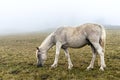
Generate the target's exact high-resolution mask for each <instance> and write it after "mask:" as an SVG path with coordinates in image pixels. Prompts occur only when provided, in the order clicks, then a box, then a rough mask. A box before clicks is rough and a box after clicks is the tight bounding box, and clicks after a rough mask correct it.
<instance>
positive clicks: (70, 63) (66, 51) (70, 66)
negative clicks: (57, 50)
mask: <svg viewBox="0 0 120 80" xmlns="http://www.w3.org/2000/svg"><path fill="white" fill-rule="evenodd" d="M64 53H65V56H66V57H67V59H68V69H72V67H73V64H72V62H71V59H70V54H69V51H68V49H64Z"/></svg>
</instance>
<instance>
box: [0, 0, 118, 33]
mask: <svg viewBox="0 0 120 80" xmlns="http://www.w3.org/2000/svg"><path fill="white" fill-rule="evenodd" d="M119 8H120V1H119V0H0V35H3V34H13V33H26V32H37V31H43V30H45V29H50V28H56V27H59V26H61V25H71V26H74V25H80V24H83V23H99V24H102V25H118V26H119V25H120V9H119Z"/></svg>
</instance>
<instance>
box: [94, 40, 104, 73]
mask: <svg viewBox="0 0 120 80" xmlns="http://www.w3.org/2000/svg"><path fill="white" fill-rule="evenodd" d="M92 45H93V46H94V48H95V49H96V51H97V53H98V54H99V55H100V65H101V66H100V70H102V71H104V67H106V65H105V61H104V52H103V49H102V47H101V45H100V44H99V43H97V42H93V43H92Z"/></svg>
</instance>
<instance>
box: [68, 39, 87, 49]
mask: <svg viewBox="0 0 120 80" xmlns="http://www.w3.org/2000/svg"><path fill="white" fill-rule="evenodd" d="M86 44H87V41H86V40H85V39H81V38H78V39H77V38H76V39H74V38H73V39H71V40H69V41H68V45H69V47H71V48H80V47H83V46H85V45H86Z"/></svg>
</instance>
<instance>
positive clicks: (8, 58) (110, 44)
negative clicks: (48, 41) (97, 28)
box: [0, 30, 120, 80]
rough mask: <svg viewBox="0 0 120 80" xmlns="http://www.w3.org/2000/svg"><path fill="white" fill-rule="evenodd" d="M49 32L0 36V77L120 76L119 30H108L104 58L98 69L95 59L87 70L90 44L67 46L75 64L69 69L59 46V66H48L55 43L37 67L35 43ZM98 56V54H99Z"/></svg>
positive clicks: (91, 79)
mask: <svg viewBox="0 0 120 80" xmlns="http://www.w3.org/2000/svg"><path fill="white" fill-rule="evenodd" d="M47 35H48V33H47V34H46V33H35V34H23V35H10V36H1V37H0V80H119V79H120V30H107V44H106V53H105V62H106V65H107V68H105V71H104V72H103V71H100V70H99V66H98V63H97V61H98V59H96V61H95V68H94V69H93V70H90V71H86V68H87V66H88V65H89V63H90V60H91V58H92V53H91V50H90V47H89V46H86V47H83V48H80V49H69V52H70V55H71V60H72V62H73V65H74V67H73V68H72V70H68V69H67V67H68V64H67V59H66V57H65V55H64V53H63V50H61V54H60V57H59V63H58V67H57V68H55V69H51V68H50V66H51V65H52V63H53V61H54V55H55V47H53V48H52V49H50V50H49V51H48V59H47V61H46V63H45V65H44V67H42V68H37V67H36V56H35V51H36V47H37V46H39V45H40V44H41V42H42V41H43V40H44V39H45V37H46V36H47ZM98 57H99V56H98ZM98 57H97V58H98Z"/></svg>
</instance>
